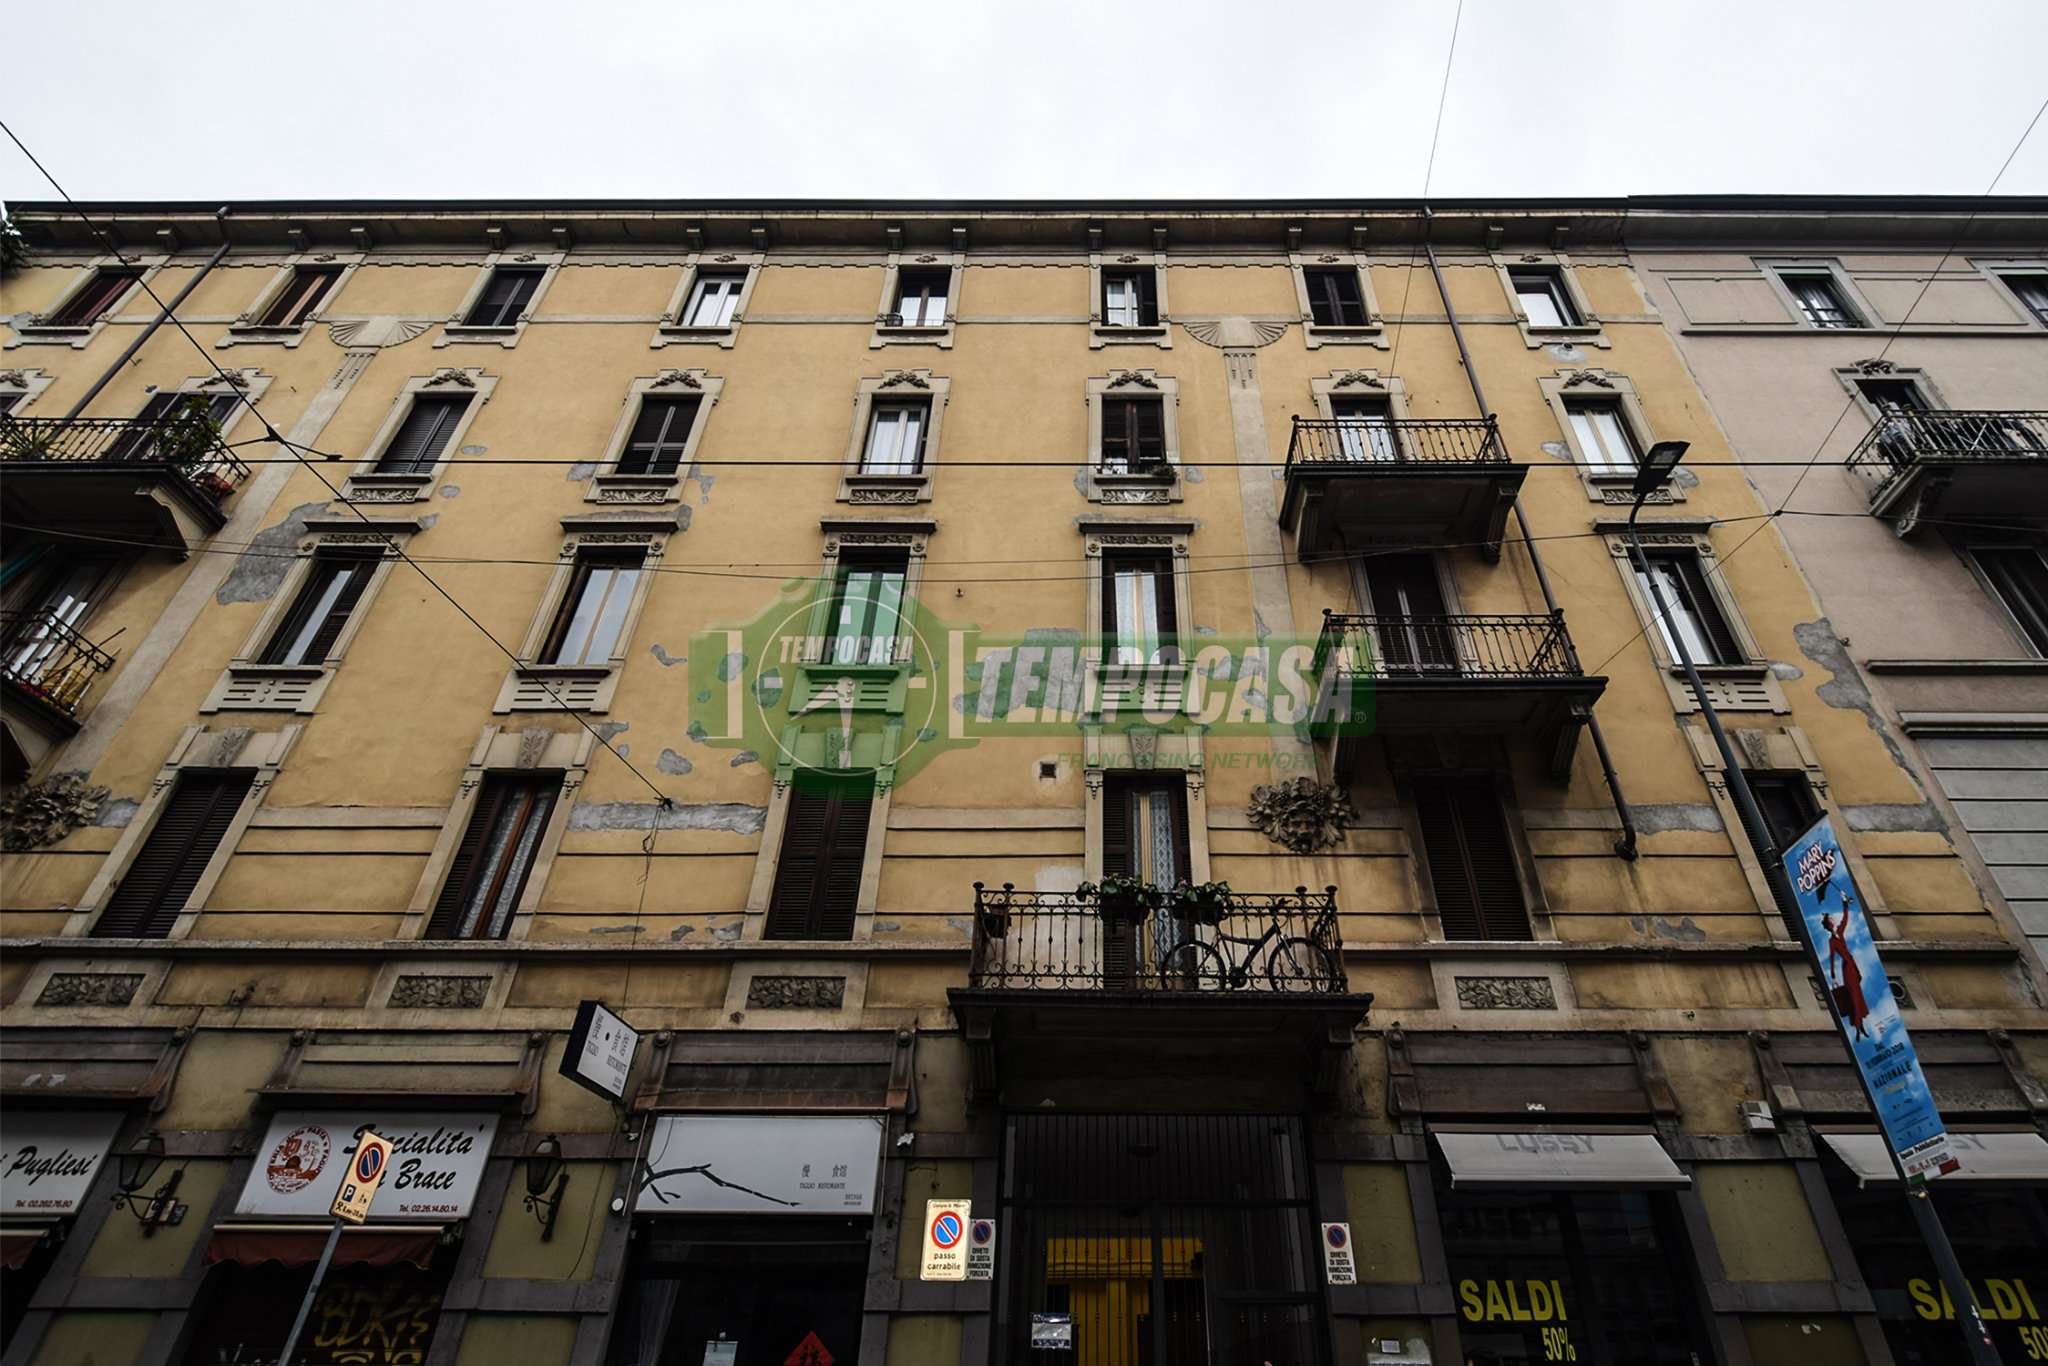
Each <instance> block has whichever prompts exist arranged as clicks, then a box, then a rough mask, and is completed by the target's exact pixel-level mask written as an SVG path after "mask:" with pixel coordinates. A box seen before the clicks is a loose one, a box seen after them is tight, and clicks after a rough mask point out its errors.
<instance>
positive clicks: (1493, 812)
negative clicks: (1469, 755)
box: [1415, 777, 1534, 939]
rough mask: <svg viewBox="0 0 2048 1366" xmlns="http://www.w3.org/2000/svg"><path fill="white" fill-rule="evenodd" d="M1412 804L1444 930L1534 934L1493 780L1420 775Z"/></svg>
mask: <svg viewBox="0 0 2048 1366" xmlns="http://www.w3.org/2000/svg"><path fill="white" fill-rule="evenodd" d="M1415 811H1416V817H1417V823H1418V824H1419V825H1420V826H1421V828H1422V852H1423V857H1424V858H1425V859H1427V860H1428V864H1429V880H1430V884H1431V886H1432V888H1433V889H1434V890H1435V893H1436V907H1437V915H1438V917H1439V918H1440V919H1441V920H1442V922H1443V930H1444V938H1446V939H1530V938H1533V937H1534V936H1533V934H1532V933H1531V931H1530V928H1529V911H1528V907H1527V906H1526V905H1525V904H1524V902H1523V900H1522V884H1521V879H1520V878H1519V877H1518V876H1517V874H1516V871H1515V855H1514V846H1513V843H1512V840H1511V837H1510V835H1509V834H1508V825H1507V816H1506V814H1505V813H1504V812H1502V810H1501V807H1500V798H1499V796H1498V794H1497V793H1496V792H1495V790H1494V786H1493V780H1492V779H1491V778H1487V777H1475V778H1463V777H1457V778H1421V779H1417V780H1416V782H1415Z"/></svg>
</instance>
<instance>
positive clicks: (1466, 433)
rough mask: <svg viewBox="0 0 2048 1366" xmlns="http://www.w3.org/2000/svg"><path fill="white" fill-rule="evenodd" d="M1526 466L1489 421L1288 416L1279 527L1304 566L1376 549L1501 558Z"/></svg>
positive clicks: (1476, 419) (1492, 421)
mask: <svg viewBox="0 0 2048 1366" xmlns="http://www.w3.org/2000/svg"><path fill="white" fill-rule="evenodd" d="M1527 474H1528V470H1527V469H1526V468H1525V467H1523V466H1521V465H1517V464H1515V463H1514V462H1513V461H1511V460H1509V459H1508V452H1507V446H1506V445H1505V444H1504V443H1503V442H1502V441H1501V436H1500V428H1499V425H1498V424H1497V423H1496V422H1495V421H1494V419H1492V418H1490V417H1487V418H1423V419H1415V418H1403V419H1400V420H1395V419H1392V418H1388V419H1375V420H1363V419H1358V418H1346V419H1342V420H1339V421H1334V422H1333V421H1326V420H1310V419H1305V418H1299V417H1297V418H1295V419H1294V434H1293V436H1292V437H1291V438H1290V439H1289V440H1288V443H1287V468H1286V481H1287V486H1286V492H1285V494H1284V496H1283V497H1282V500H1281V503H1280V526H1281V528H1282V529H1283V530H1286V531H1291V532H1292V533H1294V548H1295V554H1296V555H1297V556H1298V557H1299V558H1301V559H1303V560H1311V559H1315V558H1316V557H1318V556H1322V555H1332V554H1337V553H1340V552H1342V551H1347V550H1348V551H1357V550H1363V549H1368V548H1371V547H1374V546H1401V547H1406V548H1414V549H1428V548H1430V547H1449V546H1459V545H1476V546H1478V547H1479V548H1480V550H1481V551H1482V552H1483V553H1484V554H1485V555H1486V557H1487V558H1488V559H1489V560H1497V559H1499V558H1500V543H1501V537H1502V536H1503V535H1504V534H1505V532H1506V528H1507V518H1508V510H1509V509H1510V508H1512V507H1513V506H1514V502H1515V495H1516V494H1517V493H1518V492H1520V490H1521V487H1522V479H1523V477H1524V476H1525V475H1527Z"/></svg>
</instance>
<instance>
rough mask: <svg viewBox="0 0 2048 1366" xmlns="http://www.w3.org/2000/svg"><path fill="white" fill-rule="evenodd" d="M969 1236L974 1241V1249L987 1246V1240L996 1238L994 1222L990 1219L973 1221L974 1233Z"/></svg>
mask: <svg viewBox="0 0 2048 1366" xmlns="http://www.w3.org/2000/svg"><path fill="white" fill-rule="evenodd" d="M971 1236H972V1237H973V1239H974V1245H975V1246H976V1247H986V1246H988V1243H989V1240H990V1239H992V1238H994V1237H995V1236H996V1226H995V1221H994V1220H992V1219H976V1220H975V1221H974V1231H973V1234H972V1235H971Z"/></svg>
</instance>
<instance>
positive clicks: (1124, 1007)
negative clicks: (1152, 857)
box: [952, 883, 1372, 1105]
mask: <svg viewBox="0 0 2048 1366" xmlns="http://www.w3.org/2000/svg"><path fill="white" fill-rule="evenodd" d="M967 981H968V985H967V986H966V987H965V988H964V989H962V988H955V989H954V990H953V992H952V999H953V1010H954V1013H955V1014H956V1015H957V1016H958V1017H959V1018H960V1020H961V1022H962V1027H963V1029H964V1030H965V1032H966V1036H967V1038H968V1040H969V1043H970V1045H971V1047H972V1048H973V1050H974V1056H975V1060H976V1061H975V1067H976V1071H975V1087H976V1090H977V1092H978V1093H981V1094H984V1095H989V1096H997V1095H999V1096H1000V1097H1001V1098H1002V1103H1004V1104H1034V1105H1035V1104H1038V1103H1040V1101H1041V1100H1043V1099H1048V1098H1052V1097H1053V1096H1054V1095H1055V1094H1057V1095H1058V1096H1061V1097H1064V1098H1065V1099H1062V1100H1056V1101H1055V1103H1067V1102H1068V1101H1069V1100H1075V1101H1078V1100H1080V1099H1084V1098H1086V1097H1088V1096H1096V1097H1106V1096H1118V1097H1122V1098H1124V1099H1128V1098H1129V1097H1131V1096H1132V1095H1133V1094H1137V1093H1142V1092H1145V1091H1146V1090H1147V1088H1157V1089H1158V1090H1159V1091H1160V1094H1161V1096H1162V1097H1163V1096H1165V1095H1166V1094H1167V1093H1169V1092H1173V1091H1175V1090H1176V1089H1177V1088H1178V1093H1179V1094H1180V1095H1182V1096H1183V1097H1185V1095H1186V1088H1187V1087H1188V1086H1189V1085H1191V1084H1196V1085H1199V1084H1201V1083H1202V1082H1203V1081H1204V1079H1207V1080H1208V1081H1211V1082H1213V1083H1215V1084H1216V1085H1219V1086H1222V1085H1227V1086H1229V1087H1230V1088H1231V1094H1232V1095H1233V1097H1234V1098H1241V1097H1245V1096H1248V1095H1250V1094H1252V1093H1255V1092H1256V1093H1260V1094H1263V1095H1264V1096H1265V1100H1264V1101H1263V1102H1262V1103H1279V1102H1282V1101H1285V1102H1287V1103H1293V1104H1300V1103H1304V1102H1306V1101H1308V1100H1310V1099H1312V1098H1313V1096H1315V1095H1325V1094H1327V1093H1328V1092H1329V1091H1330V1089H1331V1088H1332V1087H1333V1086H1334V1084H1335V1080H1336V1076H1337V1065H1338V1063H1339V1062H1340V1061H1341V1058H1342V1054H1343V1051H1344V1050H1345V1049H1346V1048H1348V1047H1349V1046H1350V1043H1351V1039H1352V1032H1353V1031H1354V1030H1355V1029H1356V1028H1357V1027H1358V1026H1359V1025H1361V1024H1362V1023H1363V1022H1364V1020H1365V1015H1366V1011H1367V1008H1368V1007H1369V1006H1370V1005H1371V1003H1372V998H1371V997H1370V996H1369V995H1366V994H1363V993H1355V992H1353V991H1352V990H1351V987H1350V984H1349V981H1348V979H1347V978H1346V975H1345V971H1344V959H1343V943H1342V935H1341V933H1340V931H1339V927H1338V920H1337V893H1336V889H1335V888H1334V887H1333V888H1328V889H1325V890H1323V891H1320V892H1311V891H1309V890H1308V889H1307V888H1305V887H1297V888H1295V889H1294V890H1293V891H1292V892H1231V893H1229V894H1228V895H1227V896H1225V897H1222V898H1220V899H1219V900H1217V901H1214V902H1211V903H1209V904H1207V905H1202V906H1191V905H1188V904H1185V903H1183V904H1180V905H1175V904H1173V903H1172V902H1171V901H1170V900H1169V901H1168V903H1167V904H1165V905H1163V906H1160V907H1157V908H1155V909H1152V910H1151V911H1150V912H1149V913H1144V912H1141V911H1138V910H1136V909H1135V908H1134V907H1132V906H1130V905H1126V904H1119V903H1118V901H1117V900H1116V899H1115V898H1113V897H1110V896H1107V895H1105V894H1099V893H1091V892H1090V891H1089V889H1086V888H1084V889H1082V891H1079V892H1045V891H1020V890H1018V889H1017V888H1016V887H1014V886H1012V885H1010V884H1008V883H1005V884H1004V885H1003V886H1002V887H1000V888H990V887H987V886H985V885H984V884H982V883H976V884H975V887H974V938H973V948H972V953H971V957H970V960H969V964H968V977H967ZM1247 1103H1249V1102H1247Z"/></svg>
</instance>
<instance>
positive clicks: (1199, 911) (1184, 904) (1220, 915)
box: [1173, 897, 1230, 925]
mask: <svg viewBox="0 0 2048 1366" xmlns="http://www.w3.org/2000/svg"><path fill="white" fill-rule="evenodd" d="M1173 912H1174V915H1175V917H1176V918H1178V919H1181V920H1192V921H1194V922H1195V923H1196V924H1197V925H1221V924H1222V923H1223V921H1224V918H1225V917H1226V916H1228V915H1229V914H1230V902H1229V901H1227V900H1225V899H1224V898H1222V897H1187V898H1184V899H1182V900H1180V901H1178V902H1176V903H1174V908H1173Z"/></svg>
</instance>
